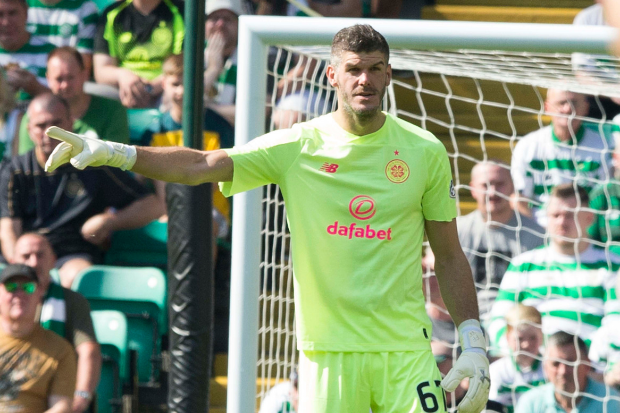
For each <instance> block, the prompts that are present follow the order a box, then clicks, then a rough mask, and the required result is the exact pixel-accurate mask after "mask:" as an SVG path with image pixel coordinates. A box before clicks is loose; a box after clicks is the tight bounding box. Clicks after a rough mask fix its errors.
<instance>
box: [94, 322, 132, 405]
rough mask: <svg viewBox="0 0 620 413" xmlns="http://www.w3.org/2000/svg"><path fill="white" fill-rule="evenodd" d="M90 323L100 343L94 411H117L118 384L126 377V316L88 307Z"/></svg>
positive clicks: (127, 352) (119, 395) (127, 353)
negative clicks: (98, 373)
mask: <svg viewBox="0 0 620 413" xmlns="http://www.w3.org/2000/svg"><path fill="white" fill-rule="evenodd" d="M91 317H92V319H93V326H94V328H95V334H96V336H97V341H98V342H99V345H100V346H101V355H102V358H103V362H102V365H101V378H100V380H99V385H98V386H97V412H98V413H114V412H119V411H120V410H121V407H122V385H123V383H126V382H128V381H129V368H128V360H129V347H128V341H127V318H126V317H125V315H124V314H123V313H121V312H120V311H111V310H98V311H92V312H91Z"/></svg>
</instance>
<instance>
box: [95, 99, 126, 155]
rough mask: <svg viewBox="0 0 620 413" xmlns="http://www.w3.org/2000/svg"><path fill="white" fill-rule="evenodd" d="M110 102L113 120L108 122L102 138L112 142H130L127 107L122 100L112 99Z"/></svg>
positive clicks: (110, 112) (109, 113) (110, 116)
mask: <svg viewBox="0 0 620 413" xmlns="http://www.w3.org/2000/svg"><path fill="white" fill-rule="evenodd" d="M106 103H107V104H108V107H107V109H108V111H109V112H108V116H109V118H110V119H111V120H113V121H111V122H106V128H105V130H104V131H103V133H102V135H101V139H103V140H106V141H111V142H119V143H126V144H129V119H128V117H127V109H125V107H124V106H123V105H122V104H120V102H115V101H110V102H106Z"/></svg>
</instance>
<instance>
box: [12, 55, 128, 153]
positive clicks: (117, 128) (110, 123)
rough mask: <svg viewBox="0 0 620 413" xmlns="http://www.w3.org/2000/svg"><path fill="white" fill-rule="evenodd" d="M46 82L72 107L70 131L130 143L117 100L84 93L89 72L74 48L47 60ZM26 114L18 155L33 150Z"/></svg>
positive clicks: (125, 115) (122, 112)
mask: <svg viewBox="0 0 620 413" xmlns="http://www.w3.org/2000/svg"><path fill="white" fill-rule="evenodd" d="M46 78H47V82H48V85H49V88H50V89H51V90H52V93H54V94H56V95H58V96H61V97H62V98H64V99H65V100H66V101H67V103H69V106H70V108H71V117H72V118H73V132H75V133H79V134H86V133H88V134H90V135H91V136H92V135H93V134H95V135H96V136H97V137H99V138H100V139H103V140H106V141H113V142H120V143H129V123H128V121H127V109H125V107H124V106H123V105H122V104H121V103H120V102H119V101H117V100H113V99H108V98H104V97H102V96H98V95H91V94H88V93H86V92H85V91H84V83H85V82H86V81H87V80H88V71H87V68H86V67H85V65H84V61H83V60H82V54H80V53H79V52H78V50H77V49H75V48H73V47H58V48H56V49H54V50H53V51H52V52H51V53H50V54H49V57H48V58H47V74H46ZM28 122H29V118H28V115H27V114H26V115H25V116H24V117H23V119H22V122H21V127H20V130H19V153H20V154H23V153H26V152H28V151H29V150H31V149H33V148H34V142H32V139H30V136H29V134H28Z"/></svg>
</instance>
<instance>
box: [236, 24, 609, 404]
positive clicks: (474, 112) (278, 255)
mask: <svg viewBox="0 0 620 413" xmlns="http://www.w3.org/2000/svg"><path fill="white" fill-rule="evenodd" d="M348 23H350V22H348ZM368 23H370V24H373V26H374V27H375V28H377V29H378V30H379V31H380V32H382V29H381V28H379V27H377V25H375V24H374V22H372V21H368ZM346 25H347V24H342V25H341V26H340V27H337V28H335V29H334V30H333V33H335V32H336V31H337V30H338V29H339V28H341V27H344V26H346ZM379 26H381V25H379ZM335 27H336V26H335ZM381 27H385V26H381ZM308 30H312V29H308ZM395 30H396V29H395ZM382 33H383V34H384V35H385V36H386V38H387V39H388V42H390V33H385V32H382ZM412 36H413V35H412ZM541 36H544V34H541ZM603 37H604V36H603ZM293 38H294V36H293ZM287 39H289V38H288V37H287V36H286V35H282V40H281V41H279V42H276V41H275V40H273V41H272V40H270V41H269V43H270V44H271V47H270V49H269V58H268V65H267V70H266V71H264V72H263V74H262V75H263V76H264V82H265V83H266V84H267V87H268V88H267V97H266V99H265V101H266V102H267V103H266V109H267V110H265V108H264V107H263V108H260V109H258V110H262V111H264V112H266V113H267V117H266V122H265V124H266V125H267V127H266V129H265V130H266V131H269V130H275V129H278V128H285V127H288V126H290V125H291V124H292V123H295V122H298V121H303V120H308V119H311V118H313V117H316V116H320V115H323V114H325V113H328V112H330V111H332V110H333V109H335V94H334V91H333V90H332V89H331V88H330V87H329V86H328V83H327V81H326V77H325V69H326V67H327V63H328V60H329V47H328V46H325V45H319V46H308V45H305V43H307V41H302V42H300V43H304V45H295V44H294V42H290V39H289V40H287ZM540 41H541V42H543V41H545V38H544V37H541V38H540ZM291 43H292V45H291ZM411 43H412V45H411V47H409V48H400V47H396V48H392V50H391V58H390V63H391V65H392V68H393V69H394V78H393V82H392V85H391V87H390V88H389V90H388V93H387V94H386V98H385V100H384V107H385V110H387V111H390V112H391V113H393V114H396V115H397V116H399V117H401V118H402V119H404V120H407V121H409V122H411V123H413V124H416V125H418V126H420V127H422V128H425V129H427V130H429V131H431V132H433V133H434V134H435V136H437V137H438V138H439V139H440V140H441V141H442V142H443V143H444V145H445V146H446V148H447V151H448V154H449V156H450V159H451V163H452V166H453V176H454V182H455V186H456V188H457V201H458V205H459V214H460V215H465V214H467V213H469V212H471V211H473V210H474V209H475V208H476V201H475V200H474V199H473V198H472V196H471V193H470V190H471V188H470V173H471V169H472V167H473V166H474V165H475V164H476V163H479V162H482V161H492V162H494V163H497V164H499V165H500V166H502V167H503V168H506V169H510V164H511V158H512V153H513V150H514V148H515V145H516V144H517V143H518V142H519V140H520V139H521V137H523V136H524V135H526V134H528V133H530V132H533V131H535V130H538V129H540V128H542V127H544V126H546V125H548V124H549V122H550V114H549V113H548V112H547V111H546V109H545V95H546V91H547V90H548V89H550V88H552V89H559V90H569V91H572V92H576V93H582V94H586V95H588V96H590V97H589V102H590V106H591V110H590V112H589V114H588V115H586V116H583V117H578V118H579V119H580V120H582V121H583V123H584V124H585V125H586V127H587V128H590V129H592V130H594V131H596V132H597V133H599V134H600V135H601V136H602V137H603V138H604V140H605V142H606V143H605V144H604V145H603V148H602V149H601V151H602V152H604V153H605V154H607V155H610V154H611V152H612V151H613V147H614V132H615V131H616V130H617V127H615V126H614V122H613V115H616V114H617V113H620V106H618V107H617V108H616V106H615V105H614V104H613V103H612V102H613V100H614V99H617V100H618V101H620V62H619V61H618V59H615V58H611V57H609V56H604V55H589V54H574V53H571V50H570V47H567V46H566V45H564V44H563V45H562V46H561V47H560V46H558V50H559V51H557V52H556V51H554V50H552V49H553V48H552V47H551V46H549V50H546V51H545V52H541V51H539V50H535V51H528V50H523V51H518V50H515V48H514V46H511V47H510V50H504V51H501V45H502V42H501V39H499V40H498V41H497V48H496V49H492V50H489V48H490V47H485V49H484V50H483V49H470V48H468V47H467V45H464V46H463V48H460V49H458V50H443V51H442V50H418V49H416V47H415V46H414V44H415V42H414V41H412V42H411ZM575 50H577V48H576V49H575ZM580 51H583V48H581V50H580ZM598 51H599V52H600V50H598ZM252 67H253V68H254V69H256V67H257V66H256V65H252ZM239 96H240V95H238V101H239ZM237 116H239V115H237ZM570 116H571V117H572V118H574V117H575V115H574V114H571V115H570ZM258 119H260V117H258ZM238 125H239V124H238ZM238 133H239V132H238ZM575 138H576V136H575ZM610 166H611V165H610ZM545 167H546V168H549V166H548V165H546V166H545ZM609 171H610V172H609V175H607V176H606V179H604V180H602V182H599V181H601V180H600V179H599V181H597V182H595V183H604V181H609V180H610V179H612V170H611V169H609ZM260 199H261V200H262V201H261V205H262V207H261V208H260V210H261V212H260V214H257V215H254V217H259V219H260V221H261V228H260V239H261V243H260V247H256V248H255V250H254V251H256V252H257V253H258V254H259V255H260V264H259V269H260V275H259V280H260V286H259V288H260V292H259V293H258V299H259V313H258V339H257V343H256V344H257V348H255V351H257V354H258V359H255V360H256V369H257V378H258V380H257V381H256V386H255V390H256V391H255V392H254V396H255V399H254V400H255V402H256V406H255V407H258V405H259V404H260V402H261V401H262V399H263V398H264V397H265V395H266V394H267V392H268V390H269V389H270V388H272V387H273V386H274V385H276V384H277V383H279V382H281V381H283V380H286V379H287V378H288V377H289V376H290V374H291V372H292V371H294V370H295V368H296V365H297V360H298V354H297V350H296V341H295V325H294V319H295V306H294V299H293V269H292V268H293V267H292V260H291V251H290V242H289V241H290V233H289V231H288V227H287V224H286V209H285V206H284V203H283V200H282V196H281V194H280V192H279V188H278V187H277V186H275V185H271V186H268V187H265V188H264V189H262V190H261V191H260ZM531 202H532V203H533V204H534V205H535V204H536V200H535V199H532V200H531ZM246 207H247V206H246ZM235 208H237V207H235ZM235 211H238V210H237V209H236V210H235ZM235 214H237V212H235ZM233 226H234V224H233ZM520 230H521V229H520V228H519V227H517V228H515V231H517V232H519V231H520ZM238 231H239V232H241V231H242V230H241V229H238ZM246 235H247V233H246V234H245V235H244V236H246ZM541 236H544V234H541ZM611 244H612V243H611V242H610V241H608V242H602V243H599V244H598V246H599V247H609V246H610V245H611ZM233 247H234V246H233ZM607 250H609V248H607ZM493 254H495V255H498V254H497V253H493V252H488V253H486V255H485V254H483V255H482V258H481V259H482V260H483V261H484V262H486V263H487V264H489V263H490V262H491V261H493V259H496V258H498V257H492V255H493ZM233 259H234V258H233ZM317 259H320V257H317ZM498 259H499V260H500V261H501V260H503V261H505V262H506V266H507V263H508V260H509V259H510V257H506V256H503V255H501V254H499V258H498ZM233 265H235V264H233ZM610 265H611V261H610ZM233 272H234V269H233ZM244 274H245V275H244V276H245V277H250V276H254V274H255V273H253V274H248V273H247V271H246V272H245V273H244ZM431 276H432V272H431V271H428V270H427V271H426V273H425V289H426V291H427V293H428V294H427V299H428V303H427V304H428V307H429V308H432V307H435V309H439V312H443V313H444V314H445V310H444V309H443V308H440V307H437V303H436V302H433V301H432V299H431V298H429V297H430V296H432V292H431V290H432V288H433V287H432V286H431V285H430V284H429V280H430V278H429V277H431ZM246 280H247V278H246ZM244 282H246V281H244ZM477 287H478V289H479V290H481V291H482V292H484V291H485V290H486V291H488V292H489V293H490V296H494V295H493V292H494V291H496V290H497V288H498V287H499V285H498V284H497V283H493V282H491V281H488V282H486V283H484V284H477ZM233 288H234V287H233ZM234 294H235V292H234V291H233V292H232V295H234ZM247 294H250V292H247ZM613 294H615V292H613ZM245 297H247V296H245ZM234 316H235V315H234V314H233V317H234ZM246 317H250V318H252V317H256V313H254V314H246ZM577 322H580V321H579V320H578V321H577ZM233 323H234V321H233ZM249 325H250V326H252V324H251V323H250V324H249ZM239 328H241V327H239ZM245 328H247V324H246V327H245ZM231 329H234V327H232V325H231ZM240 334H241V333H240ZM244 334H245V333H244ZM247 334H249V333H247ZM233 338H236V339H237V340H239V339H240V336H235V333H234V332H233V333H232V335H231V340H232V339H233ZM231 342H232V341H231ZM618 344H620V343H618ZM446 345H447V346H448V347H449V348H450V349H451V351H452V352H453V354H454V355H456V347H455V346H454V344H452V343H448V342H447V343H446ZM240 351H245V352H247V351H252V350H251V349H250V350H247V349H246V350H240ZM606 356H607V353H605V355H603V356H601V357H600V360H597V361H601V362H602V363H603V365H602V366H601V365H600V364H599V365H597V368H599V369H603V370H604V368H605V366H604V363H605V357H606ZM229 357H230V358H231V360H232V361H233V363H235V364H236V363H237V362H236V361H235V360H234V359H232V358H233V357H235V355H234V354H233V353H231V355H230V356H229ZM237 367H238V366H233V367H232V368H233V369H234V368H237ZM231 373H234V372H233V371H232V370H229V376H231ZM246 373H247V370H246ZM229 379H232V380H234V378H231V377H229ZM248 383H249V381H248ZM248 386H249V385H248ZM247 389H249V387H246V391H249V390H247ZM234 391H235V390H233V393H231V392H230V391H229V411H241V410H236V409H237V408H238V407H237V403H239V402H238V401H236V400H235V401H233V402H232V404H231V400H230V398H231V397H237V396H236V395H234ZM240 391H243V390H240ZM517 391H518V390H517V389H516V386H515V388H513V389H512V395H513V396H514V395H515V394H516V392H517ZM231 407H233V408H234V409H235V410H230V409H231Z"/></svg>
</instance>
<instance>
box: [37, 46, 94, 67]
mask: <svg viewBox="0 0 620 413" xmlns="http://www.w3.org/2000/svg"><path fill="white" fill-rule="evenodd" d="M57 56H58V57H59V58H60V59H62V58H63V56H71V57H72V58H74V59H75V61H76V62H77V64H78V66H80V69H82V70H84V69H85V68H86V66H84V58H83V57H82V54H81V53H80V52H78V51H77V49H76V48H75V47H71V46H62V47H57V48H55V49H54V50H52V51H51V52H50V54H49V55H47V63H49V62H50V60H52V58H53V57H57Z"/></svg>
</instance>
